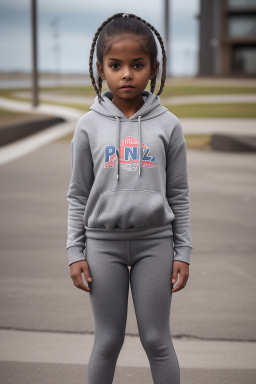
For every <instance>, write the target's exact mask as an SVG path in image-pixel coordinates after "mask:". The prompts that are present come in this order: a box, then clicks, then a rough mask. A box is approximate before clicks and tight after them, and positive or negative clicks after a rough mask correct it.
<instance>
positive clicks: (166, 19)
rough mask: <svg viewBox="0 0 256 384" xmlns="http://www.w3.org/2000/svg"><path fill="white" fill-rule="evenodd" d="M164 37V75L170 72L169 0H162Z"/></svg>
mask: <svg viewBox="0 0 256 384" xmlns="http://www.w3.org/2000/svg"><path fill="white" fill-rule="evenodd" d="M164 39H165V50H166V58H167V66H166V75H167V77H168V76H171V74H170V69H169V68H170V62H169V60H170V53H169V0H164Z"/></svg>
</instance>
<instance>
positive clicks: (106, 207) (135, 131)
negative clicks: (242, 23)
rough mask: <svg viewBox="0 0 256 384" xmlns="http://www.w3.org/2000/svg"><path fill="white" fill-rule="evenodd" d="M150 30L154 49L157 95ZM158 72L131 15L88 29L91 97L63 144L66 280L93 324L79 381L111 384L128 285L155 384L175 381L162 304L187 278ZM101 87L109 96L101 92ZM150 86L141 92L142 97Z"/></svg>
mask: <svg viewBox="0 0 256 384" xmlns="http://www.w3.org/2000/svg"><path fill="white" fill-rule="evenodd" d="M153 32H154V34H155V36H156V37H157V38H158V41H159V43H160V46H161V49H162V78H161V85H160V89H159V91H158V93H157V95H154V94H153V93H154V89H155V85H156V76H157V73H158V70H159V61H158V59H157V56H158V52H157V44H156V40H155V37H154V34H153ZM95 47H96V56H97V72H98V74H97V80H96V81H95V78H94V74H93V56H94V51H95ZM165 69H166V54H165V50H164V44H163V41H162V38H161V36H160V35H159V33H158V32H157V31H156V29H155V28H154V27H153V26H152V25H150V24H149V23H147V22H146V21H145V20H143V19H141V18H140V17H138V16H135V15H133V14H122V13H118V14H115V15H113V16H112V17H110V18H109V19H107V20H106V21H105V22H104V23H103V24H102V25H101V26H100V27H99V29H98V30H97V32H96V34H95V36H94V39H93V43H92V47H91V54H90V76H91V79H92V84H93V86H94V88H95V91H96V92H97V95H98V96H97V97H96V98H95V102H94V104H93V105H92V106H91V108H90V111H89V112H88V113H86V114H84V115H83V116H82V117H81V118H80V119H79V121H78V123H77V126H76V129H75V132H74V137H73V139H72V141H71V157H72V176H71V181H70V186H69V191H68V194H67V200H68V204H69V207H68V234H67V235H68V239H67V247H66V249H67V254H68V260H69V265H70V275H71V278H72V280H73V283H74V285H75V286H76V287H78V288H80V289H83V290H85V291H86V292H89V293H90V302H91V306H92V311H93V316H94V320H95V339H94V346H93V350H92V353H91V357H90V361H89V365H88V372H87V381H88V384H103V383H104V384H110V383H112V381H113V377H114V372H115V367H116V361H117V358H118V355H119V352H120V350H121V348H122V345H123V342H124V337H125V328H126V320H127V302H128V293H129V282H130V284H131V292H132V297H133V302H134V308H135V314H136V319H137V323H138V330H139V335H140V340H141V343H142V345H143V347H144V349H145V352H146V354H147V356H148V359H149V363H150V368H151V373H152V378H153V381H154V383H155V384H171V383H172V384H178V383H180V370H179V364H178V360H177V356H176V353H175V350H174V347H173V344H172V339H171V334H170V307H171V298H172V293H173V292H177V291H179V290H180V289H182V288H184V287H185V285H186V283H187V280H188V276H189V264H190V254H191V250H192V244H191V233H190V201H189V187H188V175H187V160H186V142H185V139H184V135H183V132H182V128H181V125H180V122H179V120H178V119H177V117H176V116H175V115H173V114H172V113H171V112H169V111H168V110H167V109H166V108H165V107H163V106H162V105H161V104H160V101H159V97H158V95H160V93H161V92H162V90H163V87H164V82H165ZM102 80H106V82H107V85H108V87H109V90H108V91H106V92H104V93H103V94H102V95H101V88H102ZM149 80H151V89H150V92H149V91H146V90H145V88H146V86H147V84H148V81H149ZM84 251H85V252H84ZM174 251H175V254H174ZM128 267H129V268H128ZM82 273H83V274H84V277H85V279H86V280H87V282H88V286H87V285H86V284H84V283H83V279H82ZM178 275H179V279H178ZM176 282H178V283H177V285H176V286H175V288H173V285H175V283H176Z"/></svg>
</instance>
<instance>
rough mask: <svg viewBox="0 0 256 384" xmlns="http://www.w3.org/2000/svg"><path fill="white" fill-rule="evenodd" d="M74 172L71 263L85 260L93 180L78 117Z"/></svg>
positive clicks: (70, 206) (73, 146)
mask: <svg viewBox="0 0 256 384" xmlns="http://www.w3.org/2000/svg"><path fill="white" fill-rule="evenodd" d="M71 168H72V175H71V180H70V185H69V190H68V193H67V200H68V231H67V246H66V250H67V254H68V261H69V265H71V264H72V263H74V262H77V261H82V260H85V255H84V250H85V247H86V234H85V227H84V223H83V216H84V211H85V206H86V203H87V200H88V197H89V193H90V190H91V187H92V184H93V180H94V174H93V161H92V156H91V151H90V146H89V140H88V137H87V134H86V132H85V131H84V130H83V129H82V124H81V119H80V120H79V122H78V124H77V126H76V129H75V133H74V137H73V139H72V141H71Z"/></svg>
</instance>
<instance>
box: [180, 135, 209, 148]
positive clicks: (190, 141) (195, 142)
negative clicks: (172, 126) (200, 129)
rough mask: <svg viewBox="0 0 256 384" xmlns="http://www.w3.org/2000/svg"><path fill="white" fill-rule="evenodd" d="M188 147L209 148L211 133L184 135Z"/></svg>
mask: <svg viewBox="0 0 256 384" xmlns="http://www.w3.org/2000/svg"><path fill="white" fill-rule="evenodd" d="M184 137H185V140H186V146H187V148H188V149H201V150H204V151H209V150H211V145H210V142H211V135H196V134H195V135H184Z"/></svg>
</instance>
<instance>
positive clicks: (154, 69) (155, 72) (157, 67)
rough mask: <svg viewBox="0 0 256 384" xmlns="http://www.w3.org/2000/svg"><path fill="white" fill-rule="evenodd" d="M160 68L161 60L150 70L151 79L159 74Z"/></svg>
mask: <svg viewBox="0 0 256 384" xmlns="http://www.w3.org/2000/svg"><path fill="white" fill-rule="evenodd" d="M158 69H159V62H158V61H155V62H154V64H153V66H152V68H151V72H150V80H152V79H154V77H155V76H156V75H157V72H158Z"/></svg>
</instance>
